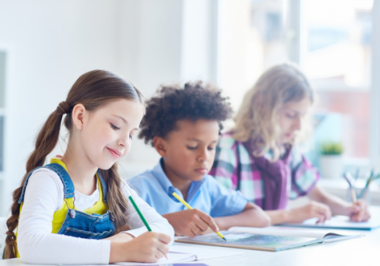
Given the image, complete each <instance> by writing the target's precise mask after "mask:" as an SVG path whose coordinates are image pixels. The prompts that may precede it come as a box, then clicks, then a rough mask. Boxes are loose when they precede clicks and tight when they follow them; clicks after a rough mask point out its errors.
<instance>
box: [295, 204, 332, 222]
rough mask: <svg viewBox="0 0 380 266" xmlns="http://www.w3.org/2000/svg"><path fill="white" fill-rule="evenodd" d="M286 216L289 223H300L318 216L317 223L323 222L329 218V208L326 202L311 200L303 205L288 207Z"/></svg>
mask: <svg viewBox="0 0 380 266" xmlns="http://www.w3.org/2000/svg"><path fill="white" fill-rule="evenodd" d="M288 216H289V219H288V222H290V223H302V222H303V221H305V220H307V219H310V218H318V221H317V223H324V222H325V221H326V220H328V219H330V218H331V209H330V207H329V206H327V205H326V204H323V203H320V202H316V201H311V202H309V203H308V204H306V205H305V206H302V207H298V208H294V209H290V210H289V211H288Z"/></svg>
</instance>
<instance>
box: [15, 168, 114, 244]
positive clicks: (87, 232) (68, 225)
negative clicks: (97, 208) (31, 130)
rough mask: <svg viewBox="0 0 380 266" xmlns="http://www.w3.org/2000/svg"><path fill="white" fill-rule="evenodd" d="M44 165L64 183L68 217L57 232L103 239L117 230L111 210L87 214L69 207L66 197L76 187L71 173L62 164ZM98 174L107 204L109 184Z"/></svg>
mask: <svg viewBox="0 0 380 266" xmlns="http://www.w3.org/2000/svg"><path fill="white" fill-rule="evenodd" d="M42 167H44V168H47V169H49V170H52V171H54V172H55V173H56V174H57V175H58V176H59V177H60V179H61V181H62V183H63V190H64V201H65V202H66V204H67V207H68V210H67V213H66V218H65V220H64V222H63V223H62V226H61V228H60V229H59V231H58V232H57V234H61V235H68V236H73V237H80V238H89V239H103V238H106V237H108V236H110V235H112V234H113V233H114V232H115V225H114V223H113V222H114V221H115V220H114V217H113V216H112V215H111V214H110V212H109V211H107V212H106V213H105V214H103V215H99V214H96V213H93V214H87V213H85V212H82V211H78V210H75V209H74V208H70V207H69V205H68V203H67V201H66V199H69V198H73V197H74V190H75V188H74V184H73V182H72V181H71V178H70V176H69V174H68V173H67V171H66V170H65V169H64V168H63V167H62V166H61V165H59V164H56V163H52V164H48V165H45V166H42ZM39 168H41V167H38V168H36V169H34V170H33V171H35V170H37V169H39ZM33 171H32V172H30V173H29V174H28V176H27V178H26V180H25V183H24V186H23V188H22V192H21V196H20V199H19V201H18V203H19V204H21V203H22V202H23V200H24V193H25V188H26V185H27V184H28V180H29V177H30V176H31V174H32V173H33ZM97 174H98V177H99V180H100V183H101V186H102V191H103V201H104V203H105V204H106V206H107V185H106V183H105V182H104V180H103V178H102V176H101V175H100V174H99V173H97Z"/></svg>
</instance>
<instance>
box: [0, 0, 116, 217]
mask: <svg viewBox="0 0 380 266" xmlns="http://www.w3.org/2000/svg"><path fill="white" fill-rule="evenodd" d="M120 4H121V3H120V1H109V2H108V1H107V2H106V1H90V0H85V1H48V0H45V1H43V0H36V1H27V0H23V1H6V0H1V1H0V48H4V47H5V48H7V49H8V51H9V54H8V55H9V56H8V69H7V88H6V89H7V95H6V111H7V117H6V130H7V131H6V147H5V149H6V150H5V155H6V156H5V171H6V176H5V178H6V182H5V184H4V185H5V186H6V190H4V191H6V193H5V194H3V195H2V196H3V201H8V202H9V198H10V193H11V191H13V190H14V189H15V188H16V186H18V185H19V182H20V180H21V178H22V176H23V175H24V174H25V172H24V171H25V170H24V169H25V164H26V160H27V158H28V155H29V154H30V153H31V151H32V149H33V145H34V140H35V137H36V134H37V132H38V130H39V128H40V127H41V126H42V124H43V123H44V122H45V120H46V118H47V116H48V115H49V114H50V113H51V112H52V111H53V110H54V109H55V108H56V107H57V105H58V103H59V102H60V101H63V100H65V98H66V95H67V93H68V91H69V89H70V87H71V85H72V84H73V83H74V81H75V80H76V79H77V77H78V76H79V75H81V74H83V73H84V72H86V71H89V70H92V69H95V68H102V69H107V70H110V71H116V72H118V57H117V49H116V47H117V45H116V44H117V42H118V38H119V28H118V23H117V20H118V17H119V15H118V14H119V9H120ZM6 206H7V208H6V209H8V205H6ZM4 212H5V209H4V208H1V214H4Z"/></svg>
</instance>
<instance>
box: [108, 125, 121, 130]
mask: <svg viewBox="0 0 380 266" xmlns="http://www.w3.org/2000/svg"><path fill="white" fill-rule="evenodd" d="M110 124H111V127H112V128H113V129H114V130H119V129H120V127H117V126H115V125H114V124H112V123H110Z"/></svg>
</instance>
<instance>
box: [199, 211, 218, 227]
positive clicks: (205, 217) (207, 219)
mask: <svg viewBox="0 0 380 266" xmlns="http://www.w3.org/2000/svg"><path fill="white" fill-rule="evenodd" d="M199 217H200V218H201V219H202V220H203V221H204V222H205V223H206V224H207V225H208V226H209V227H210V228H211V230H212V231H214V232H217V231H219V228H218V226H217V225H216V223H215V221H214V219H212V218H211V216H208V215H207V214H205V213H202V215H200V216H199Z"/></svg>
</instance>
